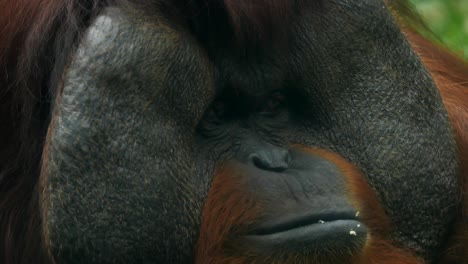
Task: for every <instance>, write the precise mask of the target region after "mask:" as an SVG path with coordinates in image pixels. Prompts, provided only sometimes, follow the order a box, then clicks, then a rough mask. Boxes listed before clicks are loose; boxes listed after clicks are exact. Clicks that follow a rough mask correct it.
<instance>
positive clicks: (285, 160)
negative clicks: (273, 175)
mask: <svg viewBox="0 0 468 264" xmlns="http://www.w3.org/2000/svg"><path fill="white" fill-rule="evenodd" d="M247 159H248V163H249V164H251V165H254V166H255V167H257V168H260V169H263V170H269V171H276V172H280V171H284V170H286V169H288V167H289V160H290V156H289V151H288V150H287V149H284V148H282V147H278V146H275V145H272V144H270V143H267V142H262V143H261V144H258V145H257V146H256V147H255V148H252V149H251V152H250V153H249V154H248V158H247Z"/></svg>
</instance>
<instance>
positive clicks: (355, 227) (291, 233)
mask: <svg viewBox="0 0 468 264" xmlns="http://www.w3.org/2000/svg"><path fill="white" fill-rule="evenodd" d="M246 238H247V240H248V243H249V244H250V246H251V247H253V248H257V249H259V250H261V251H263V253H266V252H265V251H267V252H277V251H278V250H281V251H283V252H284V251H285V250H286V251H309V252H310V251H313V252H317V253H320V252H322V253H323V252H330V251H331V252H333V251H336V250H337V249H339V250H340V251H341V250H346V249H347V250H348V251H349V252H353V251H355V250H358V249H361V248H362V247H364V245H365V242H366V240H367V228H366V226H365V225H364V224H362V223H361V222H359V221H356V220H334V221H327V222H324V221H320V222H318V223H314V224H310V225H305V226H300V227H297V228H293V229H289V230H285V231H281V232H277V233H272V234H266V235H249V236H247V237H246Z"/></svg>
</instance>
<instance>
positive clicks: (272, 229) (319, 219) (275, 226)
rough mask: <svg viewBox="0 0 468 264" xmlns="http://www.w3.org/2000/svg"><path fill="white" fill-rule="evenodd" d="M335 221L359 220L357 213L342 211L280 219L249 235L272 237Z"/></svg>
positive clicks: (253, 230) (262, 225) (256, 228)
mask: <svg viewBox="0 0 468 264" xmlns="http://www.w3.org/2000/svg"><path fill="white" fill-rule="evenodd" d="M335 220H357V217H356V212H355V211H342V212H328V213H318V214H313V213H312V214H302V215H294V216H285V217H279V218H276V219H274V220H269V221H266V222H263V223H261V224H258V225H256V226H254V227H253V228H252V231H251V232H249V233H250V235H257V236H263V235H271V234H275V233H280V232H284V231H288V230H291V229H295V228H299V227H302V226H308V225H312V224H321V223H325V222H329V221H335Z"/></svg>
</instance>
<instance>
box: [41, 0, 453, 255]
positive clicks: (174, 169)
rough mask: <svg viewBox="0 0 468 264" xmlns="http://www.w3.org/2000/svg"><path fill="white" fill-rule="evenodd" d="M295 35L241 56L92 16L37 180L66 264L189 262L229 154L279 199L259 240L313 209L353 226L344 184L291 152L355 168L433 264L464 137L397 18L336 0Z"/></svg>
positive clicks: (369, 4) (51, 239)
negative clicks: (323, 153) (330, 157)
mask: <svg viewBox="0 0 468 264" xmlns="http://www.w3.org/2000/svg"><path fill="white" fill-rule="evenodd" d="M350 14H352V15H350ZM288 34H289V35H288V39H289V40H290V43H289V45H287V46H282V45H279V46H271V47H265V48H262V49H258V50H256V51H255V52H247V53H246V54H245V55H240V53H239V52H238V51H236V50H231V49H230V48H229V46H223V45H220V46H215V45H204V44H201V43H200V41H199V40H198V39H197V38H196V37H195V36H193V35H192V34H191V32H190V30H189V29H188V28H186V27H184V25H181V24H178V22H177V21H172V20H170V19H167V18H164V16H163V15H162V14H157V12H156V13H155V14H152V15H148V14H146V13H143V12H140V11H136V10H125V9H118V8H108V9H107V10H106V11H105V12H104V13H103V14H102V15H101V16H100V17H99V18H97V19H96V20H95V21H94V23H93V24H92V25H91V26H90V28H89V29H88V32H87V34H86V35H85V37H84V38H83V40H82V42H81V45H80V46H79V48H78V51H77V52H76V53H75V54H74V57H73V61H72V63H71V64H70V66H69V68H68V70H67V71H66V73H65V74H64V76H65V79H64V89H63V94H62V96H61V101H60V103H59V104H58V106H57V109H56V110H57V118H56V120H55V121H54V124H55V127H54V128H53V130H52V133H53V134H52V136H51V143H50V146H49V149H48V151H49V156H48V158H47V160H46V162H47V169H46V171H44V173H43V179H42V180H43V182H44V187H45V191H44V193H43V198H44V200H45V203H44V208H43V209H44V216H45V220H44V228H45V230H46V236H47V237H46V240H47V241H48V243H49V245H50V246H51V248H52V252H53V253H54V255H55V256H56V259H57V260H58V263H106V262H118V263H185V262H189V263H190V262H191V261H192V260H193V257H194V256H193V254H194V246H195V243H196V241H197V236H198V229H199V226H200V222H201V212H202V209H203V205H204V202H205V199H206V197H207V193H208V191H209V188H210V184H211V182H212V180H213V175H214V171H215V169H216V168H217V167H218V166H220V164H221V163H223V162H226V161H229V162H235V163H237V164H239V165H238V166H239V168H246V169H247V170H248V171H251V172H252V173H251V178H250V180H249V182H250V181H251V184H250V186H249V188H252V189H251V190H254V191H256V192H257V193H258V198H259V199H261V200H265V201H271V208H272V210H271V212H274V213H268V214H266V216H267V217H263V218H261V219H259V221H258V223H256V226H255V227H254V228H253V230H254V231H255V232H257V233H255V232H254V233H253V235H255V234H257V235H258V234H267V233H268V232H270V233H271V232H276V231H271V230H272V228H271V227H269V226H275V228H276V227H277V225H275V224H271V223H274V222H275V221H279V220H278V219H282V218H287V217H289V216H291V215H292V216H294V217H296V216H298V215H300V214H301V213H304V212H306V214H307V217H312V218H313V217H322V215H325V214H326V215H328V216H327V217H331V218H332V219H346V220H349V221H359V220H358V219H355V218H354V215H355V211H356V208H354V207H353V206H352V205H351V203H350V202H349V201H347V198H346V195H345V194H344V193H343V192H344V191H343V190H344V187H343V186H344V178H343V177H342V176H343V175H340V172H339V171H338V170H337V169H336V167H335V166H334V165H333V164H332V163H330V162H327V161H326V160H324V159H322V158H320V157H319V156H314V155H307V154H304V153H303V152H301V151H299V150H297V149H295V148H293V147H291V146H293V145H301V146H306V147H314V148H323V149H328V150H331V151H333V152H335V153H338V154H340V155H341V156H343V157H345V158H347V159H348V160H349V161H350V162H352V163H354V164H356V165H357V166H358V167H359V168H360V169H361V170H362V172H363V173H364V174H365V175H366V177H367V179H368V182H369V184H370V185H371V186H372V187H373V188H374V189H375V191H376V193H377V195H378V197H379V199H380V200H381V203H382V204H383V206H384V208H385V209H386V212H387V214H388V215H389V216H390V218H391V219H392V222H393V224H394V228H395V230H394V234H393V236H394V237H395V239H396V240H397V241H398V242H400V243H401V244H402V245H403V246H404V247H405V248H408V249H410V250H412V251H414V252H416V253H417V254H419V255H421V256H423V257H424V258H426V259H428V260H430V259H432V258H433V257H434V255H433V254H434V252H437V250H438V249H439V248H440V246H441V242H442V241H443V239H444V236H445V235H446V233H447V231H448V228H449V226H450V222H451V220H452V219H453V215H454V212H453V208H452V205H453V204H455V200H456V186H457V180H456V178H457V175H456V172H457V169H458V165H457V163H456V151H455V143H454V139H453V136H452V131H451V128H450V125H449V122H448V118H447V114H446V111H445V109H444V107H443V105H442V103H441V100H440V98H439V94H438V92H437V89H436V87H435V85H434V83H433V81H432V80H431V78H430V77H429V75H428V73H427V72H426V70H425V69H424V67H423V66H422V64H421V62H420V61H419V60H418V58H417V56H416V55H415V54H414V53H413V52H412V50H411V48H410V46H409V44H408V42H407V41H406V39H405V38H404V36H403V35H402V33H401V32H400V30H399V28H398V26H397V25H396V24H395V22H394V21H393V18H392V17H391V14H390V12H389V10H388V9H387V8H386V7H385V6H384V4H383V1H380V0H366V1H329V2H328V3H327V4H326V5H325V8H324V10H322V11H321V12H320V13H318V14H315V15H314V16H308V15H307V12H304V15H303V16H301V17H299V18H298V19H297V21H295V22H294V23H293V26H292V28H291V29H290V30H288ZM288 188H289V189H288ZM321 199H322V200H323V201H325V200H326V201H328V202H318V201H320V200H321ZM279 201H280V202H279ZM282 203H284V204H286V203H290V204H289V205H288V206H285V205H284V204H282ZM441 208H444V209H443V210H441ZM307 212H312V213H307ZM322 212H325V213H323V214H322ZM343 215H344V216H343ZM314 219H315V218H314ZM317 219H318V220H321V219H320V218H317ZM260 220H261V221H260ZM348 224H349V225H351V224H355V223H354V222H347V223H345V224H344V225H340V226H339V228H345V227H347V226H346V225H348ZM273 229H274V228H273ZM265 230H266V231H265ZM360 231H362V232H360V234H362V236H363V237H365V234H366V233H365V232H366V230H365V226H363V227H362V229H361V230H360ZM262 232H263V233H262ZM319 233H320V231H319V232H318V233H317V232H315V233H314V234H315V235H312V237H314V236H317V237H319V235H317V234H319ZM246 235H252V233H251V234H246ZM329 238H330V237H328V239H329ZM362 239H364V238H362ZM253 241H254V242H252V247H253V248H255V249H256V248H258V249H261V250H262V249H264V248H265V247H267V248H268V245H267V246H265V245H264V244H262V243H263V242H262V241H260V240H258V239H257V240H255V239H254V240H253ZM330 241H332V242H330V245H331V246H333V245H334V244H333V243H335V242H333V241H334V240H330ZM296 242H297V241H296ZM303 242H304V241H303V240H301V241H300V243H303ZM309 242H310V241H309ZM292 243H295V242H294V241H293V242H292ZM310 243H314V242H313V241H312V242H310ZM336 243H337V244H336V245H335V246H340V247H347V246H348V243H347V242H346V241H344V242H343V241H341V242H336ZM340 243H342V244H340ZM287 244H288V243H287ZM288 245H293V244H288ZM356 245H357V246H356V247H357V248H358V249H359V248H361V247H362V246H363V244H359V243H357V244H356ZM292 247H294V246H292ZM353 250H354V249H353Z"/></svg>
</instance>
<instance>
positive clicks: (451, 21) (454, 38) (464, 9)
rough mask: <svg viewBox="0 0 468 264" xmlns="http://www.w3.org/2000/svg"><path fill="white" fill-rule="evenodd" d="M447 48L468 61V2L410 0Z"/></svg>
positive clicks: (466, 0)
mask: <svg viewBox="0 0 468 264" xmlns="http://www.w3.org/2000/svg"><path fill="white" fill-rule="evenodd" d="M410 2H411V3H412V4H413V5H414V6H415V7H416V10H417V11H418V12H419V13H420V14H421V15H422V18H423V20H424V21H425V22H426V24H427V26H428V27H429V28H430V29H431V30H432V31H433V32H434V33H435V35H436V36H437V37H438V38H439V39H440V40H441V41H442V43H444V44H445V45H446V46H447V47H449V48H450V49H452V50H453V51H455V52H456V53H458V54H461V55H464V57H465V58H467V59H468V0H410Z"/></svg>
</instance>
